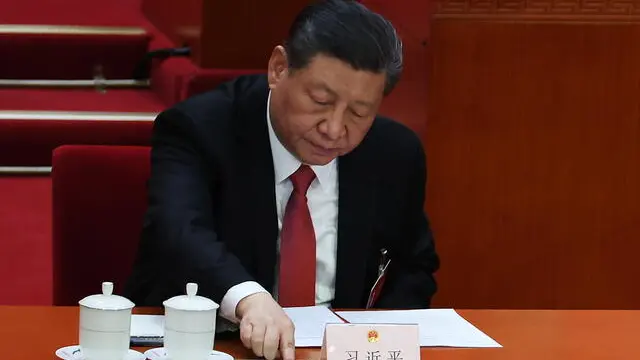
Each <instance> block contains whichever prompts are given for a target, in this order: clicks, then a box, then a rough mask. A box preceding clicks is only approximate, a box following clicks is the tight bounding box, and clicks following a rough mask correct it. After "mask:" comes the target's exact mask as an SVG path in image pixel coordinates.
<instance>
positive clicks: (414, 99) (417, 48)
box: [362, 0, 429, 136]
mask: <svg viewBox="0 0 640 360" xmlns="http://www.w3.org/2000/svg"><path fill="white" fill-rule="evenodd" d="M362 3H363V4H364V5H366V6H367V7H369V8H370V9H371V10H373V11H375V12H378V13H380V14H382V15H383V16H385V17H386V18H387V19H389V21H391V22H392V23H393V25H394V26H395V27H396V29H397V31H398V33H399V35H400V37H401V38H402V42H403V52H404V70H403V73H402V78H401V80H400V82H399V83H398V86H397V87H396V88H395V89H394V91H393V92H392V93H391V94H390V95H389V96H388V97H387V98H385V99H384V102H383V103H382V107H381V109H380V113H382V114H384V115H387V116H390V117H392V118H394V119H396V120H398V121H399V122H402V123H404V124H405V125H407V126H409V127H410V128H412V129H413V130H414V131H416V132H417V133H418V134H420V135H421V136H423V135H424V133H425V127H426V123H427V102H426V101H425V99H426V97H427V67H426V66H425V64H426V63H427V59H428V58H427V51H428V49H429V47H428V43H427V37H428V30H429V27H428V26H427V25H428V21H427V20H428V10H429V9H428V4H429V2H427V1H423V2H419V3H405V2H389V1H381V0H363V1H362Z"/></svg>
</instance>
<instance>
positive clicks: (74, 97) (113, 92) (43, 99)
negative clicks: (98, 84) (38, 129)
mask: <svg viewBox="0 0 640 360" xmlns="http://www.w3.org/2000/svg"><path fill="white" fill-rule="evenodd" d="M165 107H166V104H165V103H164V102H162V101H161V100H160V99H159V98H158V96H157V95H156V93H155V92H153V91H151V90H149V89H107V91H106V92H104V93H101V92H98V91H96V90H95V89H91V88H86V89H50V88H49V89H48V88H43V89H33V88H4V89H3V88H0V110H53V111H55V110H64V111H119V112H159V111H162V110H163V109H164V108H165ZM0 133H1V132H0Z"/></svg>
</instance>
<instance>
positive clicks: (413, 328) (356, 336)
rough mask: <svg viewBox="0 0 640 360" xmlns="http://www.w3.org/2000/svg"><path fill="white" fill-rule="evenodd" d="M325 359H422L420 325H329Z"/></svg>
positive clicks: (325, 338) (322, 357)
mask: <svg viewBox="0 0 640 360" xmlns="http://www.w3.org/2000/svg"><path fill="white" fill-rule="evenodd" d="M320 359H321V360H420V341H419V333H418V325H417V324H327V326H326V327H325V330H324V340H323V341H322V351H321V355H320Z"/></svg>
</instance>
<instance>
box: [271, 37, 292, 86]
mask: <svg viewBox="0 0 640 360" xmlns="http://www.w3.org/2000/svg"><path fill="white" fill-rule="evenodd" d="M288 70H289V62H288V59H287V51H286V50H285V49H284V47H283V46H282V45H278V46H276V47H275V48H273V51H272V52H271V57H270V58H269V67H268V69H267V77H268V79H269V88H271V89H273V88H275V87H276V86H277V85H278V83H280V81H282V79H284V78H286V77H287V73H288Z"/></svg>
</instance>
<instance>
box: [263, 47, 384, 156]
mask: <svg viewBox="0 0 640 360" xmlns="http://www.w3.org/2000/svg"><path fill="white" fill-rule="evenodd" d="M385 79H386V77H385V74H384V73H373V72H369V71H361V70H354V69H353V68H352V67H351V66H350V65H349V64H347V63H345V62H343V61H341V60H338V59H336V58H333V57H329V56H324V55H317V56H316V57H314V58H313V59H312V61H311V62H310V63H309V65H308V66H307V67H305V68H303V69H298V70H296V71H294V72H291V70H290V69H288V68H287V59H286V54H285V52H284V49H283V48H282V47H277V48H276V49H275V50H274V52H273V54H272V56H271V59H270V61H269V87H270V88H271V121H272V124H273V127H274V129H275V131H276V134H278V138H279V139H280V142H282V144H283V145H284V146H285V147H286V148H287V150H289V151H290V152H291V153H292V154H294V155H295V156H296V157H297V158H298V159H299V160H300V161H302V162H303V163H307V164H310V165H325V164H327V163H329V162H330V161H331V160H333V159H335V158H336V157H338V156H341V155H344V154H346V153H348V152H350V151H351V150H353V149H354V148H355V147H356V146H358V144H360V142H361V141H362V139H363V138H364V136H365V135H366V133H367V131H369V128H371V125H372V124H373V119H374V117H375V115H376V112H377V110H378V108H379V106H380V103H381V101H382V98H383V93H384V86H385Z"/></svg>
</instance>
